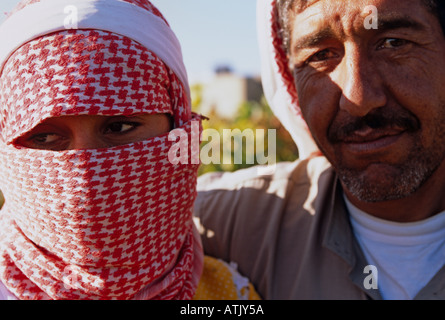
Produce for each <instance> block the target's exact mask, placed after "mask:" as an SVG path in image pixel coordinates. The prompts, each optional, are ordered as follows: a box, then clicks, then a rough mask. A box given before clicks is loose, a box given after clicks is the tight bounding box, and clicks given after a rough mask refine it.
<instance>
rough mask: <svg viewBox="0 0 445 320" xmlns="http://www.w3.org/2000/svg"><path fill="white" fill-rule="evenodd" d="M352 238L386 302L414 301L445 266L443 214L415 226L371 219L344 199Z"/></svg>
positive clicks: (416, 223) (413, 224) (444, 217)
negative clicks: (373, 269) (372, 271)
mask: <svg viewBox="0 0 445 320" xmlns="http://www.w3.org/2000/svg"><path fill="white" fill-rule="evenodd" d="M345 200H346V205H347V207H348V210H349V212H350V221H351V224H352V228H353V231H354V234H355V236H356V238H357V240H358V242H359V243H360V246H361V248H362V250H363V252H364V254H365V256H366V258H367V260H368V262H369V263H370V264H371V265H374V266H375V267H376V268H377V275H378V277H377V284H378V289H379V291H380V293H381V295H382V297H383V299H386V300H406V299H413V298H414V297H415V296H416V294H417V293H418V292H419V291H420V290H421V289H422V288H423V287H424V286H425V285H426V284H427V283H428V282H429V281H430V280H431V279H432V278H433V277H434V275H435V274H436V273H437V272H438V271H439V270H440V269H441V268H442V267H443V266H444V262H445V211H444V212H441V213H439V214H437V215H435V216H433V217H431V218H428V219H426V220H422V221H419V222H414V223H397V222H392V221H386V220H382V219H379V218H376V217H374V216H371V215H369V214H367V213H365V212H363V211H361V210H359V209H358V208H357V207H355V206H354V205H352V204H351V203H350V202H349V201H348V200H347V199H346V197H345Z"/></svg>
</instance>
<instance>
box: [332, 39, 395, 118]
mask: <svg viewBox="0 0 445 320" xmlns="http://www.w3.org/2000/svg"><path fill="white" fill-rule="evenodd" d="M379 70H380V69H379V68H377V66H376V65H373V62H372V60H371V59H369V57H367V55H366V53H363V52H361V51H360V49H359V48H354V49H350V50H349V51H348V50H346V53H345V57H344V59H343V61H342V63H341V64H340V66H339V68H338V69H337V71H338V79H337V81H336V82H337V83H338V85H339V86H340V89H341V90H342V95H341V98H340V109H341V110H344V111H346V112H348V113H349V114H351V115H353V116H356V117H363V116H365V115H367V114H368V113H369V112H371V111H372V110H373V109H376V108H380V107H383V106H385V105H386V103H387V97H386V93H385V89H384V85H383V79H382V77H381V75H380V73H379V72H380V71H379Z"/></svg>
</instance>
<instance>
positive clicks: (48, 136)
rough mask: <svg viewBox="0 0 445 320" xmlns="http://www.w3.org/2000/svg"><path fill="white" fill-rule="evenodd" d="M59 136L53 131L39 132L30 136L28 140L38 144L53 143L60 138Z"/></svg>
mask: <svg viewBox="0 0 445 320" xmlns="http://www.w3.org/2000/svg"><path fill="white" fill-rule="evenodd" d="M60 138H61V137H60V136H59V135H58V134H55V133H40V134H37V135H35V136H32V137H31V138H30V139H29V140H30V141H32V142H33V143H36V144H39V145H45V144H50V143H55V142H57V141H58V140H60Z"/></svg>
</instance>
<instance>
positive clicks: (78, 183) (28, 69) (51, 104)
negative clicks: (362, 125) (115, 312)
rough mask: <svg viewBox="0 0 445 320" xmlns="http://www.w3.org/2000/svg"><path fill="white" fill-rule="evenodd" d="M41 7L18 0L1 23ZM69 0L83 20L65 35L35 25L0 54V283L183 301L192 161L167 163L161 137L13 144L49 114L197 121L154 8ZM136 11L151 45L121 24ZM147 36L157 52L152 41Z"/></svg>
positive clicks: (27, 289) (188, 289) (192, 264)
mask: <svg viewBox="0 0 445 320" xmlns="http://www.w3.org/2000/svg"><path fill="white" fill-rule="evenodd" d="M48 3H49V4H54V3H55V2H54V0H42V1H26V2H24V3H22V4H21V5H20V10H19V11H17V12H16V13H14V14H13V15H12V16H11V17H9V18H8V20H7V21H8V24H6V25H7V26H9V27H10V26H13V25H14V24H15V23H20V19H19V20H14V17H15V16H16V15H19V14H20V13H21V12H22V11H26V10H27V11H26V12H22V13H21V14H22V16H21V19H23V17H24V16H26V15H29V14H31V13H34V15H40V16H39V17H38V19H42V16H43V19H45V17H46V19H48V20H51V19H52V17H53V15H54V12H52V13H51V12H47V11H41V10H44V9H45V7H46V6H47V5H48ZM57 3H58V5H61V7H60V8H63V4H64V0H57ZM67 3H68V2H67ZM69 3H70V4H74V5H77V4H78V5H79V8H78V9H79V17H80V18H79V28H80V29H75V30H64V29H63V20H62V25H61V26H60V25H59V26H58V27H57V26H56V27H54V28H53V27H51V28H49V27H42V26H41V25H36V27H35V29H36V30H35V32H36V34H38V36H36V37H32V36H30V35H23V36H22V37H21V38H20V32H18V34H19V37H18V39H9V40H7V42H8V41H9V42H8V43H9V45H8V46H6V47H2V49H0V51H1V52H0V63H1V68H2V69H1V77H0V148H1V150H2V151H1V153H0V190H2V192H3V193H4V196H5V205H4V206H3V208H2V209H1V211H0V280H1V282H2V283H3V284H4V285H5V286H6V288H7V289H8V290H9V291H10V292H11V293H13V294H14V295H15V296H16V297H17V298H20V299H189V298H192V296H193V294H194V292H195V289H196V286H197V283H198V281H199V278H200V275H201V271H202V263H203V253H202V248H201V244H200V242H199V236H197V234H196V232H195V229H194V226H193V223H192V207H193V202H194V199H195V196H196V189H195V184H196V178H197V168H198V165H197V164H193V163H194V162H193V161H188V163H189V164H181V163H179V164H172V163H171V162H170V161H169V157H168V154H169V151H170V150H171V149H172V146H173V145H174V144H175V143H176V141H170V139H169V134H164V135H162V136H159V137H155V138H152V139H148V140H146V141H141V142H136V143H132V144H129V145H124V146H116V147H111V148H103V149H89V150H67V151H60V152H59V151H58V152H55V151H47V150H34V149H27V148H23V147H20V146H17V145H15V143H14V142H15V140H16V139H17V138H18V137H20V136H22V135H23V134H25V133H27V132H28V131H29V130H31V129H32V128H34V127H35V126H36V125H38V124H39V123H40V122H42V121H43V120H45V119H47V118H50V117H58V116H69V115H106V116H111V115H134V114H140V113H168V114H171V115H172V116H173V118H174V122H175V128H176V129H179V130H183V132H186V133H187V135H188V137H190V136H191V135H192V130H196V125H195V124H196V123H198V124H200V118H199V116H197V115H195V114H192V113H191V110H190V97H189V94H188V83H187V79H186V73H185V69H184V67H183V65H182V57H181V53H180V51H178V50H179V49H178V48H179V47H178V45H177V40H176V38H172V37H174V35H173V34H172V33H171V31H166V30H170V29H169V27H168V24H167V23H166V22H165V20H164V19H163V18H162V16H161V14H160V13H159V11H158V10H156V9H155V8H154V7H153V6H152V5H151V4H150V3H149V2H148V1H145V0H126V1H119V0H106V1H103V0H78V1H72V0H71V1H69ZM104 6H105V7H104ZM52 8H53V9H54V7H52ZM60 8H59V9H60ZM91 8H93V10H92V9H91ZM116 8H119V10H120V11H119V14H121V15H123V17H122V18H121V20H120V21H116V22H114V24H115V25H113V22H112V21H111V22H110V21H109V20H107V19H108V18H107V17H106V18H105V19H104V20H103V21H102V20H100V19H99V21H96V22H95V21H94V19H93V20H91V21H87V22H85V23H86V24H87V25H88V27H85V28H84V29H82V27H81V26H82V23H83V21H84V20H83V19H84V18H82V17H86V18H85V20H88V17H89V16H90V15H91V14H92V12H93V13H94V12H101V11H103V10H105V11H107V10H111V11H109V12H114V11H113V10H116ZM102 9H103V10H102ZM122 10H123V11H122ZM62 13H63V11H62ZM133 14H134V15H135V16H136V17H135V19H132V15H133ZM99 15H100V14H99ZM138 17H145V19H146V20H147V21H149V22H147V27H148V26H149V27H150V28H152V29H146V30H144V32H145V33H147V34H150V35H148V36H147V37H148V40H147V39H139V40H138V41H136V40H135V39H134V38H133V37H132V33H131V32H130V31H129V30H131V29H132V28H135V29H136V28H140V27H141V25H140V24H139V23H138V22H137V21H138V19H139V18H138ZM11 19H12V20H11ZM30 19H31V18H30ZM122 20H125V21H129V22H128V24H129V25H127V24H126V23H124V24H125V27H122V28H121V26H120V25H119V24H122ZM150 21H151V22H150ZM153 21H154V22H153ZM27 23H28V24H29V21H28V22H27ZM58 23H59V24H61V23H60V21H59V22H58ZM96 23H97V26H95V24H96ZM102 23H103V24H104V25H107V28H105V27H103V25H102ZM133 23H134V25H133ZM144 23H146V22H144ZM56 24H57V23H54V25H56ZM116 24H117V25H116ZM138 24H139V25H138ZM2 28H4V26H3V27H2ZM39 28H40V29H39ZM45 28H47V29H45ZM45 30H46V31H45ZM26 32H27V31H26ZM4 34H5V29H1V28H0V41H2V40H3V35H4ZM156 34H159V37H165V38H166V40H165V41H163V46H165V47H164V48H161V49H160V48H159V47H156V46H155V45H156V44H150V43H151V42H150V41H149V38H150V37H152V36H153V35H156ZM16 36H17V35H16ZM139 36H141V35H139ZM139 36H138V37H139ZM152 45H153V46H155V47H153V48H152V47H151V46H152ZM163 50H167V51H168V52H164V51H163ZM155 51H156V53H155ZM174 57H176V58H175V61H173V62H172V63H171V65H170V64H169V61H170V60H171V59H172V58H174ZM176 60H179V61H180V62H178V61H176ZM200 128H201V127H200V125H198V130H200ZM195 134H196V132H195ZM198 134H199V133H198ZM189 156H190V159H191V157H193V156H194V155H192V154H191V152H190V154H189Z"/></svg>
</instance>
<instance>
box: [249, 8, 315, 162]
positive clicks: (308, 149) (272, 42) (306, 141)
mask: <svg viewBox="0 0 445 320" xmlns="http://www.w3.org/2000/svg"><path fill="white" fill-rule="evenodd" d="M257 29H258V41H259V46H260V57H261V77H262V83H263V88H264V94H265V96H266V99H267V101H268V102H269V104H270V107H271V109H272V111H273V112H274V114H275V115H276V117H277V118H278V119H279V120H280V121H281V123H282V124H283V126H284V127H285V128H286V129H287V131H289V133H290V135H291V136H292V138H293V140H294V141H295V143H296V145H297V147H298V152H299V158H300V159H307V158H309V157H312V156H315V155H319V154H320V151H319V150H318V147H317V145H316V144H315V142H314V140H313V138H312V135H311V133H310V132H309V129H308V127H307V124H306V122H305V121H304V120H303V117H302V114H301V110H300V106H299V104H298V96H297V93H296V90H295V85H294V81H293V78H292V75H291V74H290V73H289V70H288V61H287V58H286V51H285V48H284V46H283V42H282V39H281V36H280V32H279V21H278V12H277V8H276V1H275V0H258V1H257Z"/></svg>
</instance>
